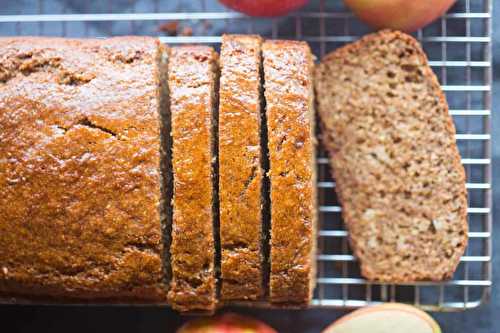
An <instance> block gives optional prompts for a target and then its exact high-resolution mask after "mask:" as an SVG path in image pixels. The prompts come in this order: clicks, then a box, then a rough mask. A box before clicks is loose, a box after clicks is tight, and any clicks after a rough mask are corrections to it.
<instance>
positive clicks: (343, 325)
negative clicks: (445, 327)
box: [323, 303, 441, 333]
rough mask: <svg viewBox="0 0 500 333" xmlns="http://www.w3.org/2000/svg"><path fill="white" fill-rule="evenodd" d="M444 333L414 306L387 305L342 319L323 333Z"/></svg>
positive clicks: (368, 308)
mask: <svg viewBox="0 0 500 333" xmlns="http://www.w3.org/2000/svg"><path fill="white" fill-rule="evenodd" d="M365 332H370V333H408V332H412V333H441V329H440V328H439V325H438V324H437V323H436V321H434V319H432V318H431V317H430V316H429V315H428V314H427V313H425V312H424V311H422V310H419V309H417V308H415V307H413V306H410V305H406V304H399V303H388V304H383V305H376V306H370V307H365V308H362V309H359V310H356V311H354V312H351V313H350V314H348V315H345V316H343V317H342V318H340V319H339V320H337V321H336V322H334V323H333V324H332V325H330V326H328V327H327V328H326V329H325V330H323V333H365Z"/></svg>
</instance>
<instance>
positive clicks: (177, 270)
mask: <svg viewBox="0 0 500 333" xmlns="http://www.w3.org/2000/svg"><path fill="white" fill-rule="evenodd" d="M217 62H218V60H217V53H216V52H215V51H214V50H213V49H212V48H210V47H206V46H184V47H177V48H172V49H171V54H170V61H169V65H168V87H169V92H170V112H171V118H172V141H173V143H172V171H173V192H174V193H173V199H172V207H173V219H172V235H171V239H172V242H171V246H170V259H171V268H172V279H171V283H170V290H169V292H168V301H169V303H170V304H171V306H172V307H173V308H174V309H177V310H179V311H191V310H199V311H213V310H214V309H215V307H216V304H217V298H216V273H215V269H214V263H215V255H216V252H215V242H214V236H215V232H214V221H215V206H214V202H215V200H216V192H215V190H216V186H215V177H214V173H215V171H214V169H215V167H214V164H215V161H216V147H215V142H216V138H215V131H216V123H217V109H216V104H217V103H216V102H217V98H216V85H217V66H218V65H217Z"/></svg>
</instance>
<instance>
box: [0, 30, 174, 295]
mask: <svg viewBox="0 0 500 333" xmlns="http://www.w3.org/2000/svg"><path fill="white" fill-rule="evenodd" d="M159 58H160V46H159V43H158V42H157V41H156V40H155V39H152V38H142V37H122V38H111V39H107V40H68V39H57V38H1V39H0V59H1V60H0V63H1V65H0V207H1V209H0V263H1V264H0V292H8V293H9V294H19V295H30V296H41V297H48V296H51V297H58V298H59V299H60V298H61V297H68V298H79V299H81V298H89V299H93V300H94V301H96V300H99V299H102V298H109V299H129V300H138V301H144V302H151V301H161V300H164V299H165V296H166V288H165V285H164V284H163V268H162V251H163V245H162V232H161V226H160V215H159V214H160V212H159V201H160V172H159V164H160V147H159V140H158V138H159V119H158V117H159V116H158V107H159V105H158V99H159V91H158V90H159V82H158V67H159Z"/></svg>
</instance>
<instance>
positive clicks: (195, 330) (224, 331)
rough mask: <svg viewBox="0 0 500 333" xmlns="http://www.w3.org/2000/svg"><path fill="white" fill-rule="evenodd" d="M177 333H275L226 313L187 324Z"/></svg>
mask: <svg viewBox="0 0 500 333" xmlns="http://www.w3.org/2000/svg"><path fill="white" fill-rule="evenodd" d="M177 333H277V332H276V331H275V330H273V329H272V328H271V327H269V326H267V325H266V324H264V323H263V322H261V321H259V320H256V319H253V318H249V317H245V316H240V315H237V314H232V313H227V314H224V315H222V316H219V317H212V318H201V319H196V320H192V321H190V322H188V323H187V324H185V325H184V326H182V327H181V328H180V329H179V330H177Z"/></svg>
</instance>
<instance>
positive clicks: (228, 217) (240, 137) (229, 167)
mask: <svg viewBox="0 0 500 333" xmlns="http://www.w3.org/2000/svg"><path fill="white" fill-rule="evenodd" d="M261 44H262V39H261V38H260V37H259V36H254V35H224V36H222V46H221V56H220V66H221V78H220V89H219V96H220V99H219V101H220V102H219V204H220V243H221V299H223V300H245V299H257V298H259V297H260V296H262V295H263V293H264V289H263V270H262V264H263V254H262V241H263V240H262V231H263V230H262V224H263V222H262V179H263V177H262V175H263V172H262V166H261V164H262V162H261V155H262V153H261V146H260V145H261V142H260V124H261V108H260V103H261V101H260V91H261V83H260V81H261V80H260V66H261V56H260V52H261Z"/></svg>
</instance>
